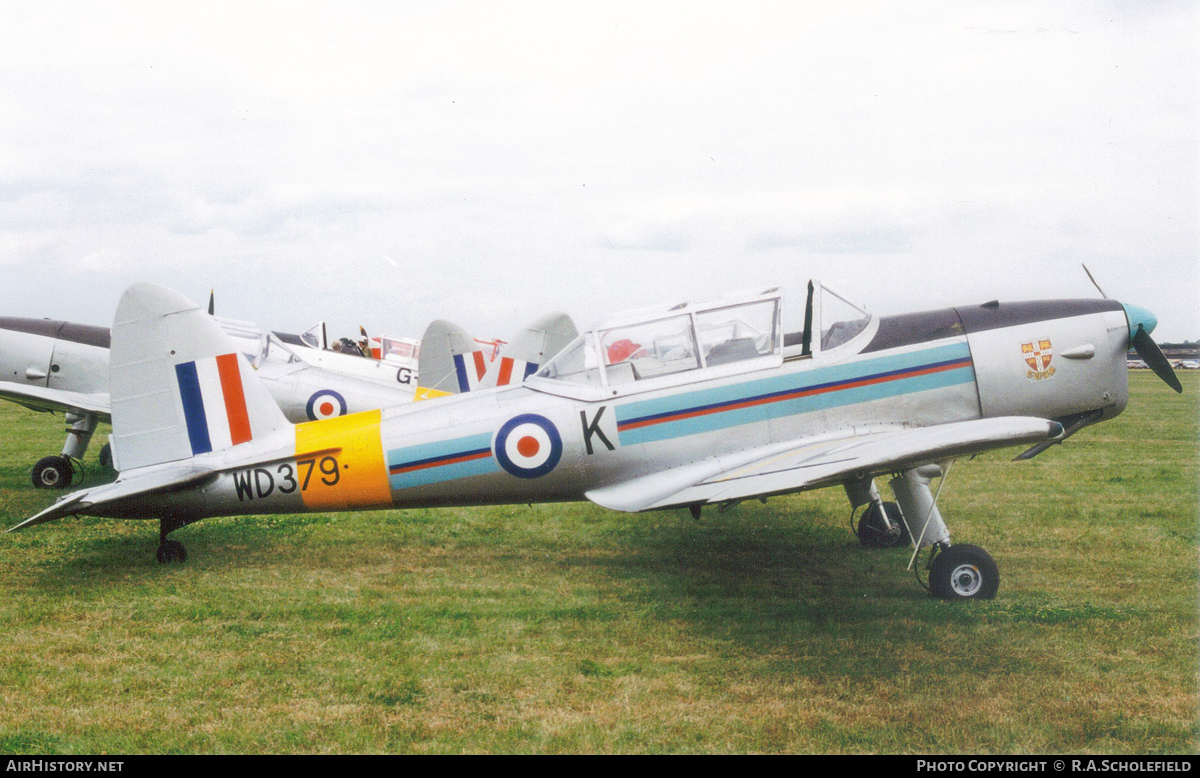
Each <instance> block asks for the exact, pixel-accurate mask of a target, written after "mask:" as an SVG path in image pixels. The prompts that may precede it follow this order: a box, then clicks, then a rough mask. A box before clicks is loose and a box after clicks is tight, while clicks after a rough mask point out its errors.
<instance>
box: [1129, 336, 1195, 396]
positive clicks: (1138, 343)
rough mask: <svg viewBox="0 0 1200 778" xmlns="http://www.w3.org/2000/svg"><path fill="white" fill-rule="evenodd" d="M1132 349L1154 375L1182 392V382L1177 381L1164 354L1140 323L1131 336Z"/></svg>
mask: <svg viewBox="0 0 1200 778" xmlns="http://www.w3.org/2000/svg"><path fill="white" fill-rule="evenodd" d="M1133 350H1134V351H1136V352H1137V355H1138V356H1139V357H1141V358H1142V361H1143V362H1145V363H1146V366H1147V367H1149V368H1150V369H1151V370H1153V371H1154V374H1155V375H1156V376H1158V377H1159V378H1161V379H1162V380H1163V381H1164V382H1166V384H1167V386H1169V387H1171V388H1172V389H1174V390H1175V391H1177V392H1179V393H1180V394H1182V393H1183V384H1181V383H1179V378H1178V376H1176V375H1175V370H1174V368H1172V367H1171V363H1170V362H1169V361H1168V360H1167V356H1166V354H1163V353H1162V349H1160V348H1159V347H1158V344H1157V343H1155V342H1154V339H1153V338H1151V337H1150V335H1149V334H1148V333H1147V332H1146V330H1145V329H1144V328H1143V327H1142V326H1141V325H1140V324H1139V325H1138V330H1137V334H1135V335H1134V336H1133Z"/></svg>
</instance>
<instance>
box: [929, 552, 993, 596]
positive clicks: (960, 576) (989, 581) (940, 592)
mask: <svg viewBox="0 0 1200 778" xmlns="http://www.w3.org/2000/svg"><path fill="white" fill-rule="evenodd" d="M999 588H1000V568H999V567H998V566H997V565H996V560H994V559H992V556H991V554H989V553H988V552H986V551H984V550H983V549H982V548H980V547H979V546H972V545H971V544H969V543H958V544H955V545H953V546H950V547H949V548H945V549H943V550H942V551H941V552H940V553H938V555H937V556H935V557H934V558H933V564H931V565H930V567H929V591H930V593H931V594H933V596H935V597H940V598H942V599H943V600H990V599H992V598H993V597H995V596H996V590H997V589H999Z"/></svg>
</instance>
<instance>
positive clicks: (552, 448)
mask: <svg viewBox="0 0 1200 778" xmlns="http://www.w3.org/2000/svg"><path fill="white" fill-rule="evenodd" d="M494 451H495V454H496V461H497V462H499V463H500V466H501V467H503V468H504V469H505V471H507V472H509V473H511V474H512V475H515V476H517V477H518V478H540V477H541V476H544V475H546V474H547V473H549V472H550V471H551V470H553V469H554V467H555V466H556V465H557V464H558V460H559V459H561V458H562V438H561V437H560V436H559V434H558V430H557V429H556V428H555V427H554V425H553V424H551V423H550V420H549V419H547V418H546V417H544V416H538V415H537V414H534V413H526V414H522V415H520V416H516V417H513V418H512V419H509V420H508V421H507V422H505V424H504V426H503V427H501V428H500V431H499V432H498V433H496V442H495V444H494Z"/></svg>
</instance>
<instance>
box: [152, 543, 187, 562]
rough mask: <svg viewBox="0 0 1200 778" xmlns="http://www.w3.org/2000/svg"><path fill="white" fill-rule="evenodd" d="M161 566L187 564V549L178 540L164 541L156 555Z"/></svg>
mask: <svg viewBox="0 0 1200 778" xmlns="http://www.w3.org/2000/svg"><path fill="white" fill-rule="evenodd" d="M154 556H155V558H156V559H158V562H159V564H164V565H165V564H167V563H168V562H186V561H187V549H186V548H184V547H183V544H182V543H180V542H179V541H178V540H164V541H163V542H162V544H161V545H160V546H159V547H158V550H157V551H156V552H155V554H154Z"/></svg>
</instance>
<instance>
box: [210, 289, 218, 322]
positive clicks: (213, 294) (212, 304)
mask: <svg viewBox="0 0 1200 778" xmlns="http://www.w3.org/2000/svg"><path fill="white" fill-rule="evenodd" d="M216 296H217V292H216V290H215V289H210V290H209V291H208V315H209V316H212V315H213V312H214V311H215V310H216V308H217V305H216V302H217V301H216Z"/></svg>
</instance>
